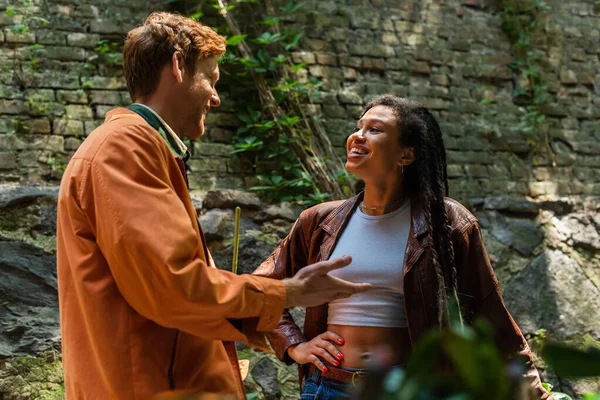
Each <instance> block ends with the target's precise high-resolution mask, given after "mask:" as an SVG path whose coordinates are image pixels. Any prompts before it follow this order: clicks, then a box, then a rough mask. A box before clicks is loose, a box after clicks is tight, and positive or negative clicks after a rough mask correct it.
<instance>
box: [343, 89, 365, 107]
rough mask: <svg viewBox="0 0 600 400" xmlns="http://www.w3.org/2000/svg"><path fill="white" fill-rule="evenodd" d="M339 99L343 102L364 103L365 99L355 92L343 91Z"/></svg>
mask: <svg viewBox="0 0 600 400" xmlns="http://www.w3.org/2000/svg"><path fill="white" fill-rule="evenodd" d="M338 99H339V101H340V103H342V104H362V103H363V99H362V97H361V96H360V95H358V94H357V93H354V92H342V93H340V94H339V95H338Z"/></svg>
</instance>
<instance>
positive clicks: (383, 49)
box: [350, 43, 394, 57]
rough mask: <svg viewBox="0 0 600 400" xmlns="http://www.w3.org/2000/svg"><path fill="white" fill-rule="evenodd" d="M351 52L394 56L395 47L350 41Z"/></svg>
mask: <svg viewBox="0 0 600 400" xmlns="http://www.w3.org/2000/svg"><path fill="white" fill-rule="evenodd" d="M350 54H351V55H354V56H369V57H393V56H394V49H393V48H392V47H390V46H385V45H381V44H372V43H369V44H367V43H350Z"/></svg>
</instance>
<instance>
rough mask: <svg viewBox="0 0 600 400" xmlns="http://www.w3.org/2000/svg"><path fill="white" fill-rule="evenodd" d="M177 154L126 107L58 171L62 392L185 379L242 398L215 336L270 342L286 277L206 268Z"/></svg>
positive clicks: (168, 385) (166, 386)
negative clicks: (60, 174) (266, 336)
mask: <svg viewBox="0 0 600 400" xmlns="http://www.w3.org/2000/svg"><path fill="white" fill-rule="evenodd" d="M182 168H183V162H182V161H181V159H178V158H176V157H175V156H174V155H173V154H172V153H171V151H170V150H169V147H168V146H167V144H166V143H165V141H164V140H163V138H162V137H161V136H160V134H159V133H158V132H157V131H156V130H154V129H153V128H152V127H151V126H150V125H148V124H147V123H146V122H145V121H144V119H143V118H141V117H140V116H138V115H137V114H135V113H133V112H132V111H129V110H127V109H123V108H120V109H115V110H112V111H111V112H109V114H108V115H107V117H106V120H105V123H104V124H103V125H102V126H100V127H99V128H97V129H96V130H95V131H94V132H92V133H91V134H90V136H89V137H88V138H87V139H86V140H85V141H84V142H83V144H82V145H81V147H80V148H79V149H78V150H77V152H76V153H75V155H74V156H73V158H72V160H71V162H70V163H69V166H68V167H67V169H66V171H65V174H64V176H63V179H62V182H61V188H60V194H59V204H58V230H57V258H58V289H59V305H60V318H61V330H62V343H63V366H64V374H65V389H66V395H67V399H101V400H107V399H111V400H117V399H127V400H137V399H144V400H146V399H150V398H152V397H153V396H154V395H155V394H157V393H159V392H162V391H169V390H180V389H192V390H197V391H202V392H214V393H233V394H235V395H236V396H237V397H239V398H244V394H243V388H242V385H241V380H240V374H239V370H238V368H237V365H236V362H237V360H236V358H235V354H232V353H229V354H228V352H227V351H226V349H225V346H224V344H223V342H222V340H227V341H241V342H249V343H250V344H252V345H253V346H255V347H259V348H262V349H266V348H267V345H266V342H265V339H264V336H263V335H262V334H260V333H258V332H264V331H270V330H272V329H274V328H275V327H276V326H277V323H278V321H279V317H280V316H281V313H282V311H283V307H284V302H285V288H284V285H283V284H282V282H280V281H277V280H271V279H268V278H262V277H256V276H250V275H243V276H236V275H233V274H231V273H229V272H226V271H221V270H218V269H216V268H214V264H213V262H212V259H211V256H210V254H209V252H208V249H207V248H206V243H205V241H204V236H203V234H202V231H201V229H200V227H199V225H198V221H197V216H196V212H195V209H194V206H193V205H192V201H191V199H190V196H189V194H188V190H187V185H186V178H185V173H184V172H183V171H182Z"/></svg>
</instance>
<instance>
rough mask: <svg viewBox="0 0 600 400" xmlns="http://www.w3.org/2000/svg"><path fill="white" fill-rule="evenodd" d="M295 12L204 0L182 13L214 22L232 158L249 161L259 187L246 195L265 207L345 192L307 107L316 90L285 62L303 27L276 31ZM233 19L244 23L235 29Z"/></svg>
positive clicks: (253, 1)
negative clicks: (222, 46) (230, 113)
mask: <svg viewBox="0 0 600 400" xmlns="http://www.w3.org/2000/svg"><path fill="white" fill-rule="evenodd" d="M302 6H303V3H299V2H297V1H295V0H291V1H290V2H288V3H287V4H285V5H283V6H281V7H275V6H274V5H273V4H272V3H271V2H270V1H264V2H258V1H257V0H244V1H241V0H238V1H235V3H233V4H229V2H228V1H227V0H207V1H202V2H199V4H197V5H196V6H195V7H193V8H192V9H188V10H186V11H187V12H188V13H189V14H191V16H192V17H193V18H199V17H203V21H206V20H209V21H211V22H212V21H215V22H216V24H212V25H217V30H218V32H219V33H220V34H222V35H224V36H225V37H226V38H227V52H226V54H225V55H224V56H223V58H222V65H221V75H222V79H221V80H222V81H223V83H222V84H221V85H222V86H221V87H223V86H225V85H226V86H227V89H226V90H225V91H226V92H227V94H228V97H229V100H228V101H229V102H232V103H233V104H234V109H235V113H236V115H237V117H238V119H239V120H240V122H241V125H240V126H239V128H238V129H237V131H236V134H235V136H234V147H235V150H234V152H235V153H241V154H242V155H243V157H244V158H245V159H247V160H250V162H251V164H252V171H249V172H252V173H253V174H254V175H255V176H256V177H257V178H258V179H259V180H260V184H258V185H256V186H254V187H253V188H252V189H254V190H257V191H259V192H260V193H261V194H262V195H263V197H264V198H265V199H266V200H269V201H291V202H295V203H300V204H304V205H312V204H315V203H320V202H322V201H323V200H325V199H339V198H342V197H344V196H345V195H347V194H349V192H350V189H349V184H348V179H347V178H348V177H347V175H346V174H345V171H344V170H343V164H342V162H341V161H340V160H339V158H338V157H337V156H336V155H335V153H334V151H333V147H332V145H331V143H330V141H329V139H328V136H327V134H326V132H325V130H324V128H323V126H322V125H321V122H322V116H321V115H320V114H319V113H318V112H314V110H315V109H316V107H314V106H313V105H312V100H314V99H315V98H316V97H318V96H319V88H320V86H321V85H322V82H320V81H319V80H317V79H316V78H307V77H306V72H305V70H304V67H305V66H306V65H307V64H306V63H303V62H301V63H294V62H293V61H292V57H291V52H292V51H293V50H294V49H296V48H297V46H298V43H299V42H300V40H301V38H302V36H303V27H302V26H298V25H293V24H283V23H281V22H282V21H290V20H293V19H294V17H293V15H294V13H296V12H297V11H298V10H300V9H301V8H302ZM236 15H240V16H241V15H243V16H244V17H243V18H241V19H240V20H239V21H238V19H237V18H236ZM250 16H252V17H250ZM211 18H212V19H211ZM240 21H241V22H240ZM257 21H258V22H257ZM292 25H293V26H292Z"/></svg>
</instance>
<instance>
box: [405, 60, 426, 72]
mask: <svg viewBox="0 0 600 400" xmlns="http://www.w3.org/2000/svg"><path fill="white" fill-rule="evenodd" d="M409 69H410V71H412V72H414V73H416V74H425V75H427V74H429V73H430V72H431V67H430V66H429V64H427V63H425V62H419V61H414V62H412V63H411V64H410V67H409Z"/></svg>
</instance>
